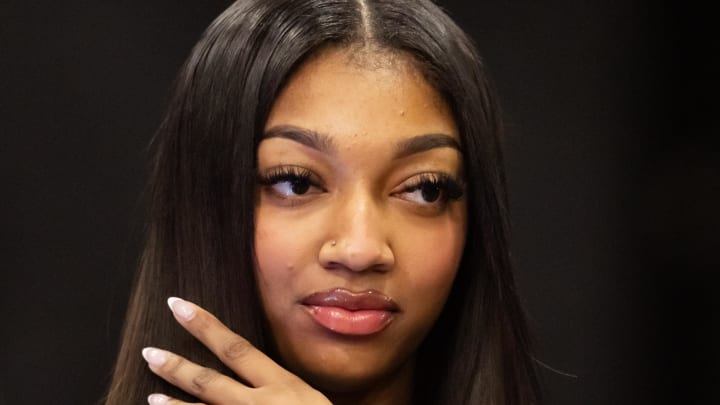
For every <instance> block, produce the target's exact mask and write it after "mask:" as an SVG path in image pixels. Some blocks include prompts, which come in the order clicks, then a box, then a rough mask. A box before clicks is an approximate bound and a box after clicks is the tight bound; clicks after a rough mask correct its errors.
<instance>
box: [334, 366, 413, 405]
mask: <svg viewBox="0 0 720 405" xmlns="http://www.w3.org/2000/svg"><path fill="white" fill-rule="evenodd" d="M414 368H415V362H414V361H412V360H411V361H408V362H407V363H406V364H405V365H404V366H402V367H401V368H400V370H398V371H397V372H396V373H395V374H393V375H391V376H388V377H387V378H385V379H384V380H383V381H380V382H379V383H378V384H376V385H374V386H372V387H370V388H369V389H367V390H363V391H362V392H342V393H326V394H327V396H328V398H329V399H330V401H331V402H332V403H333V405H350V404H352V405H390V404H392V405H408V404H410V402H411V400H412V393H413V389H412V388H413V370H414Z"/></svg>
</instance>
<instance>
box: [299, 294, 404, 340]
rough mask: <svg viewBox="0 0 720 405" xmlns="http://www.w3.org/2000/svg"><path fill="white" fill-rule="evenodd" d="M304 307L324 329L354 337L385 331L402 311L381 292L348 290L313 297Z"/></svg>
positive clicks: (306, 301) (303, 303) (304, 300)
mask: <svg viewBox="0 0 720 405" xmlns="http://www.w3.org/2000/svg"><path fill="white" fill-rule="evenodd" d="M301 304H302V305H303V306H305V308H307V310H308V313H309V314H310V316H311V317H312V319H313V320H314V321H315V322H317V323H318V324H319V325H320V326H321V327H323V328H325V329H327V330H329V331H332V332H334V333H337V334H341V335H350V336H365V335H372V334H375V333H378V332H380V331H382V330H383V329H385V328H386V327H387V326H388V325H389V324H390V323H391V322H392V321H393V319H394V317H395V314H396V313H397V312H398V311H399V309H400V308H399V307H398V305H397V304H396V303H395V301H393V299H392V298H390V297H388V296H387V295H385V294H383V293H381V292H379V291H376V290H366V291H362V292H352V291H350V290H346V289H344V288H334V289H331V290H327V291H320V292H316V293H313V294H310V295H308V296H307V297H305V298H304V299H303V300H302V301H301Z"/></svg>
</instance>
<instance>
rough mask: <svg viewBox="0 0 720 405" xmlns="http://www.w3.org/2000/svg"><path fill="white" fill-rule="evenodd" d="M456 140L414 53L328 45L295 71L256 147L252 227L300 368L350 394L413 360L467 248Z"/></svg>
mask: <svg viewBox="0 0 720 405" xmlns="http://www.w3.org/2000/svg"><path fill="white" fill-rule="evenodd" d="M459 142H460V141H459V137H458V130H457V128H456V125H455V123H454V121H453V118H452V116H451V113H450V111H449V108H448V106H447V105H446V104H445V103H444V101H443V100H442V99H441V97H440V96H439V94H438V93H437V92H436V91H435V90H434V89H433V88H432V87H431V86H430V85H429V84H428V82H427V81H426V80H425V79H424V78H423V76H422V74H421V73H420V72H419V71H418V70H417V69H416V68H415V67H414V65H413V64H412V63H411V62H410V61H409V59H407V58H406V57H403V56H399V55H388V54H385V53H380V54H378V53H366V54H363V55H362V56H358V54H357V53H354V54H353V53H350V52H349V51H347V50H342V49H330V50H326V51H323V52H321V53H320V54H319V55H317V56H315V57H313V58H311V59H310V60H309V61H307V62H305V63H304V64H303V65H302V66H301V67H300V68H299V70H297V71H296V72H295V73H294V74H293V76H292V77H291V78H290V80H289V82H288V84H287V86H286V87H285V88H284V89H283V91H282V92H281V93H280V95H279V97H278V98H277V99H276V100H275V103H274V105H273V107H272V110H271V113H270V116H269V118H268V120H267V124H266V126H265V138H264V139H263V140H262V142H261V143H260V146H259V149H258V173H259V178H260V185H259V188H258V199H257V211H256V221H257V222H256V230H255V249H256V255H257V269H256V272H257V279H258V288H259V291H260V295H261V299H262V304H263V307H264V310H265V315H266V317H267V320H268V322H269V325H270V328H271V330H272V334H273V338H274V343H275V345H276V349H277V351H278V353H279V354H280V356H281V358H282V360H283V362H284V364H285V365H286V366H287V367H288V368H289V369H290V370H292V371H294V372H295V373H297V374H299V375H300V376H302V377H303V378H305V379H307V380H308V381H310V382H312V383H314V384H317V385H319V386H321V387H324V388H326V389H327V388H329V389H331V390H333V391H343V390H351V389H354V388H357V387H359V386H366V385H368V384H373V383H378V382H381V381H382V380H383V379H391V378H393V376H395V375H396V373H400V372H403V371H407V370H408V369H412V359H413V354H414V352H415V351H416V349H417V348H418V346H419V344H420V342H421V341H422V339H423V338H424V336H425V335H426V334H427V332H428V331H429V330H430V328H431V327H432V325H433V323H434V322H435V320H436V319H437V317H438V315H439V314H440V311H441V309H442V307H443V305H444V303H445V301H446V298H447V295H448V293H449V291H450V287H451V285H452V283H453V279H454V277H455V274H456V272H457V269H458V265H459V262H460V258H461V255H462V251H463V245H464V241H465V223H466V205H465V198H464V195H463V194H464V189H463V173H462V155H461V152H460V148H459Z"/></svg>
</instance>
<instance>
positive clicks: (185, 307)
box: [167, 297, 195, 321]
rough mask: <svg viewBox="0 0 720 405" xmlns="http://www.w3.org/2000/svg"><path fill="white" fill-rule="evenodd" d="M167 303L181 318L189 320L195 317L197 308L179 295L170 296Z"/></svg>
mask: <svg viewBox="0 0 720 405" xmlns="http://www.w3.org/2000/svg"><path fill="white" fill-rule="evenodd" d="M167 303H168V306H169V307H170V310H171V311H173V313H174V314H175V315H177V316H178V317H180V318H181V319H183V320H185V321H189V320H191V319H193V317H195V308H193V306H192V304H191V303H189V302H187V301H185V300H182V299H180V298H178V297H170V298H168V300H167Z"/></svg>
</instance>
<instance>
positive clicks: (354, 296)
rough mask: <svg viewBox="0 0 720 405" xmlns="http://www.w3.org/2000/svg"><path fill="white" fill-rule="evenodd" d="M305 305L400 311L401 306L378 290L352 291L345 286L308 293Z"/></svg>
mask: <svg viewBox="0 0 720 405" xmlns="http://www.w3.org/2000/svg"><path fill="white" fill-rule="evenodd" d="M301 303H302V304H303V305H307V306H318V307H339V308H343V309H346V310H348V311H360V310H376V311H387V312H398V311H399V310H400V308H399V307H398V305H397V304H396V303H395V301H393V299H392V298H390V297H388V296H387V295H385V294H383V293H381V292H380V291H377V290H365V291H361V292H352V291H350V290H347V289H345V288H333V289H330V290H327V291H320V292H316V293H313V294H310V295H308V296H307V297H305V298H303V300H302V301H301Z"/></svg>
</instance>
